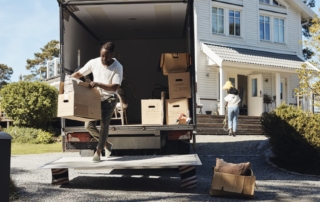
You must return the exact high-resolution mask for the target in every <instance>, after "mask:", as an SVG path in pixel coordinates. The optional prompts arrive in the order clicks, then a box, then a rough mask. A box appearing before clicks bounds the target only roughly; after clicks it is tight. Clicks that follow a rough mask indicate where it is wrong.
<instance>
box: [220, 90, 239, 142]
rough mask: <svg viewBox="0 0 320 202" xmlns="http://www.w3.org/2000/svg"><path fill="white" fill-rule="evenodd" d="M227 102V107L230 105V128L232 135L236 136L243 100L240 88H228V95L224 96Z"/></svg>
mask: <svg viewBox="0 0 320 202" xmlns="http://www.w3.org/2000/svg"><path fill="white" fill-rule="evenodd" d="M224 101H225V102H226V104H225V107H226V108H227V107H228V129H229V135H230V136H236V132H237V125H238V115H239V103H240V101H241V99H240V97H239V95H238V90H237V89H236V88H234V87H231V88H229V89H228V95H227V96H226V97H225V98H224Z"/></svg>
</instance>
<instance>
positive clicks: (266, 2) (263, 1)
mask: <svg viewBox="0 0 320 202" xmlns="http://www.w3.org/2000/svg"><path fill="white" fill-rule="evenodd" d="M259 2H260V3H264V4H270V5H273V6H282V5H281V4H280V3H279V2H278V1H277V0H271V1H270V0H259Z"/></svg>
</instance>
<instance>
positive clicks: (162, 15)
mask: <svg viewBox="0 0 320 202" xmlns="http://www.w3.org/2000/svg"><path fill="white" fill-rule="evenodd" d="M58 4H59V7H60V53H61V57H60V64H61V70H60V72H61V74H60V89H59V93H60V94H63V84H64V78H65V75H66V74H68V73H69V74H70V73H72V72H74V70H75V69H77V68H78V67H83V66H84V65H85V64H86V62H88V61H89V60H90V59H93V58H96V57H99V51H100V48H101V46H102V45H103V44H104V43H106V42H108V41H112V42H114V44H115V54H116V57H117V59H118V60H119V61H120V63H121V64H122V65H123V68H124V81H123V83H122V88H124V89H125V92H126V94H125V96H126V99H127V103H128V108H127V109H126V114H127V120H128V124H121V122H119V121H117V120H112V122H111V125H110V132H109V137H108V141H110V142H112V143H113V150H112V152H113V153H114V154H121V153H127V152H138V153H139V152H143V153H144V154H148V153H150V152H151V153H152V154H161V155H164V154H187V153H189V152H190V144H191V142H193V146H195V127H196V104H195V101H196V100H195V98H196V82H195V66H194V61H195V59H194V58H195V50H194V43H195V38H194V20H193V8H194V7H193V0H161V1H160V0H91V1H85V0H69V1H65V0H58ZM162 53H188V54H190V60H191V64H190V66H189V69H188V72H189V74H187V75H188V77H189V79H190V96H189V98H185V99H186V100H187V102H186V103H187V109H188V114H187V116H188V117H191V118H192V123H191V124H174V123H173V124H172V123H171V124H167V123H163V124H161V123H160V124H152V123H148V124H142V113H143V110H141V108H142V100H149V99H161V92H162V95H165V93H163V92H167V93H168V92H169V90H168V83H169V81H168V76H167V75H163V72H162V71H161V68H159V66H160V62H161V61H160V59H161V54H162ZM124 82H126V83H124ZM163 97H164V96H162V98H163ZM164 103H165V102H164ZM165 106H166V105H164V107H163V108H164V117H166V114H168V111H167V110H168V109H166V107H165ZM178 116H179V114H177V118H178ZM160 118H161V117H160V116H159V119H160ZM61 124H62V132H63V136H64V138H63V139H64V141H63V145H64V148H65V149H66V150H74V149H76V150H81V151H82V154H83V155H84V156H85V154H86V152H88V151H93V150H94V149H95V147H96V142H92V139H91V140H88V139H86V138H81V136H84V137H87V136H86V135H88V133H87V131H86V130H85V128H84V126H83V125H84V124H83V122H77V121H70V120H68V119H62V122H61ZM69 137H70V138H69ZM72 139H76V140H78V141H72ZM90 155H92V154H90Z"/></svg>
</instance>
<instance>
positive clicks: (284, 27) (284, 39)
mask: <svg viewBox="0 0 320 202" xmlns="http://www.w3.org/2000/svg"><path fill="white" fill-rule="evenodd" d="M276 19H277V20H278V21H279V22H278V33H277V34H278V41H276V40H275V35H276V33H275V29H274V28H275V20H276ZM281 20H283V25H281V24H280V21H281ZM281 26H282V27H283V41H280V40H279V39H280V27H281ZM285 30H286V23H285V19H283V18H279V17H273V42H274V43H285V41H286V37H285Z"/></svg>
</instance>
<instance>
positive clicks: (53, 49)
mask: <svg viewBox="0 0 320 202" xmlns="http://www.w3.org/2000/svg"><path fill="white" fill-rule="evenodd" d="M57 44H59V41H57V40H51V41H50V42H48V43H47V44H46V45H45V46H44V47H43V48H41V51H42V52H40V53H35V54H34V57H35V58H34V59H32V60H30V59H28V60H27V66H26V68H27V70H30V71H31V74H30V75H25V76H24V80H25V81H36V80H40V78H45V77H46V72H47V61H48V60H52V59H53V57H59V48H58V47H57Z"/></svg>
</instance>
